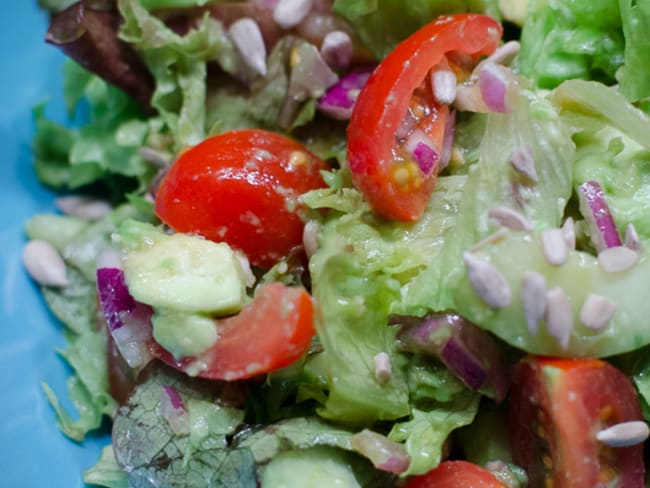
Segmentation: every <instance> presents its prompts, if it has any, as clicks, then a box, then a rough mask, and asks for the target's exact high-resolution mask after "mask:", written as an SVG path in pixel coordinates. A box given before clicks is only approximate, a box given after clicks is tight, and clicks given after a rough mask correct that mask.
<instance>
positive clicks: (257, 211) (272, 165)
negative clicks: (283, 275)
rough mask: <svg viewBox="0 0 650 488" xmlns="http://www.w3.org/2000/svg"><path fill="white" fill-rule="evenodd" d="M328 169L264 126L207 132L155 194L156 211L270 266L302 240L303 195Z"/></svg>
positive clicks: (173, 225)
mask: <svg viewBox="0 0 650 488" xmlns="http://www.w3.org/2000/svg"><path fill="white" fill-rule="evenodd" d="M324 169H327V165H326V164H325V163H323V162H322V161H321V160H320V159H319V158H318V157H317V156H315V155H314V154H312V153H310V152H309V151H308V150H307V149H306V148H305V147H304V146H303V145H302V144H300V143H298V142H296V141H293V140H291V139H288V138H286V137H284V136H281V135H279V134H275V133H273V132H268V131H263V130H238V131H231V132H225V133H223V134H220V135H217V136H214V137H210V138H208V139H206V140H205V141H203V142H202V143H200V144H198V145H197V146H194V147H192V148H190V149H188V150H187V151H185V152H184V153H182V154H181V155H180V157H179V158H178V160H177V161H176V162H175V163H174V165H173V166H172V167H171V168H170V170H169V172H168V173H167V175H166V176H165V177H164V179H163V180H162V182H161V184H160V187H159V189H158V192H157V193H156V214H157V215H158V217H160V219H161V220H162V221H163V222H165V223H166V224H167V225H169V226H170V227H171V228H172V229H174V230H176V231H178V232H185V233H196V234H199V235H201V236H203V237H206V238H208V239H210V240H213V241H223V242H227V243H228V244H229V245H231V246H233V247H234V248H237V249H240V250H242V251H243V252H244V253H245V254H246V255H247V256H248V258H249V260H250V261H251V263H252V264H254V265H257V266H260V267H263V268H269V267H271V266H272V265H273V264H275V263H276V262H277V261H278V260H280V259H281V258H283V257H285V256H286V255H287V254H288V253H289V251H290V250H291V249H292V248H293V247H295V246H297V245H299V244H301V242H302V231H303V221H302V220H301V218H300V212H301V209H302V206H301V204H300V202H299V197H300V195H301V194H303V193H305V192H307V191H309V190H312V189H315V188H320V187H322V186H324V183H323V180H322V177H321V175H320V171H321V170H324Z"/></svg>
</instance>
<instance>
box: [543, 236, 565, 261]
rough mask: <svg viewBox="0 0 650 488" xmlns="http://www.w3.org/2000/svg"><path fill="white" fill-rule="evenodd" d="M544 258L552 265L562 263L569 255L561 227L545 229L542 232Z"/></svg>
mask: <svg viewBox="0 0 650 488" xmlns="http://www.w3.org/2000/svg"><path fill="white" fill-rule="evenodd" d="M542 249H543V251H544V258H545V259H546V261H547V262H548V264H551V265H553V266H561V265H563V264H564V263H565V262H566V260H567V258H568V257H569V250H568V249H567V245H566V241H565V240H564V233H563V232H562V229H546V230H545V231H544V232H542Z"/></svg>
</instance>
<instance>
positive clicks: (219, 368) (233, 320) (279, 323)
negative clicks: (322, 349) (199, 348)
mask: <svg viewBox="0 0 650 488" xmlns="http://www.w3.org/2000/svg"><path fill="white" fill-rule="evenodd" d="M313 315H314V307H313V302H312V299H311V297H310V296H309V293H307V291H306V290H305V289H303V288H298V287H288V286H286V285H284V284H282V283H277V282H276V283H267V284H264V285H261V286H260V287H259V289H258V291H257V294H256V295H255V298H254V299H253V301H252V302H250V303H249V304H247V305H245V306H244V307H243V308H242V309H241V311H240V312H239V313H238V314H237V315H233V316H232V317H227V318H223V319H218V320H215V324H216V327H217V331H218V339H217V341H216V342H215V343H214V345H213V346H212V347H211V348H210V349H208V350H207V351H205V352H203V353H202V354H200V355H199V356H196V357H191V358H183V359H181V360H179V361H177V360H175V359H174V358H173V356H172V355H171V354H170V353H169V352H167V351H166V350H164V349H163V348H162V347H160V346H158V349H157V350H156V352H155V354H156V356H157V357H158V358H159V359H161V360H162V361H164V362H165V363H167V364H169V365H170V366H172V367H174V368H176V369H179V370H181V371H187V370H188V369H190V368H191V369H194V368H193V365H196V364H198V365H202V366H203V367H202V368H199V370H198V373H197V376H199V377H201V378H208V379H212V380H225V381H234V380H241V379H246V378H251V377H253V376H257V375H260V374H264V373H268V372H271V371H274V370H276V369H280V368H283V367H285V366H288V365H289V364H291V363H293V362H294V361H296V360H298V359H299V358H300V357H301V356H302V355H303V354H305V352H307V350H308V349H309V346H310V344H311V339H312V337H313V336H314V334H315V329H314V319H313Z"/></svg>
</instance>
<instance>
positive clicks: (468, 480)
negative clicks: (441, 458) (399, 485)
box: [406, 461, 506, 488]
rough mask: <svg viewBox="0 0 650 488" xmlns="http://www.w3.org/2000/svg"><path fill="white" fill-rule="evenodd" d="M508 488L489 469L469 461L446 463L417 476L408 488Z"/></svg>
mask: <svg viewBox="0 0 650 488" xmlns="http://www.w3.org/2000/svg"><path fill="white" fill-rule="evenodd" d="M461 487H467V488H469V487H471V488H506V485H505V484H503V482H501V481H500V480H498V479H497V478H496V476H494V475H493V474H492V473H490V472H489V471H488V470H487V469H485V468H482V467H480V466H477V465H476V464H473V463H470V462H467V461H445V462H443V463H440V465H438V467H437V468H436V469H433V470H431V471H429V472H428V473H427V474H423V475H422V476H416V477H415V478H413V479H412V480H410V481H409V482H408V483H407V484H406V488H461Z"/></svg>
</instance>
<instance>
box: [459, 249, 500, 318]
mask: <svg viewBox="0 0 650 488" xmlns="http://www.w3.org/2000/svg"><path fill="white" fill-rule="evenodd" d="M463 259H464V261H465V267H466V268H467V277H468V278H469V281H470V283H471V284H472V288H474V291H475V292H476V294H477V295H478V296H479V297H480V298H481V300H483V301H484V302H485V303H487V304H488V305H490V306H491V307H494V308H503V307H507V306H508V305H510V303H511V302H512V291H511V290H510V286H509V285H508V282H507V281H506V279H505V277H504V276H503V275H502V274H501V272H499V270H498V269H496V268H495V267H494V266H492V265H491V264H490V263H488V262H486V261H483V260H482V259H479V258H477V257H476V256H474V255H473V254H470V253H468V252H466V253H465V254H463Z"/></svg>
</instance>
